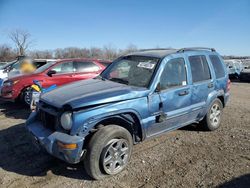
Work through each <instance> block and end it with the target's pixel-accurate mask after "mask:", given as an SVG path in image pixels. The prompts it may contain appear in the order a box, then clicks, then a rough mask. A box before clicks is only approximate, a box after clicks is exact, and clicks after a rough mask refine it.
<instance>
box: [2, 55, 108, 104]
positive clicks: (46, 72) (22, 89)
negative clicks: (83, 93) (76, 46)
mask: <svg viewBox="0 0 250 188" xmlns="http://www.w3.org/2000/svg"><path fill="white" fill-rule="evenodd" d="M108 63H110V62H109V61H102V60H96V59H64V60H58V61H53V62H49V63H47V64H46V65H44V66H42V67H40V68H38V69H37V70H36V71H35V72H34V73H33V74H29V75H20V76H16V77H13V78H9V79H8V80H7V81H5V82H4V84H3V88H2V93H1V94H2V99H3V100H7V101H13V102H14V101H16V100H17V99H20V100H21V101H22V102H25V103H26V104H29V103H30V100H31V99H30V95H29V90H30V86H31V85H32V84H33V80H38V81H39V82H40V83H41V84H42V86H43V87H45V88H46V87H49V86H51V85H53V84H56V85H57V86H61V85H64V84H67V83H70V82H74V81H77V80H85V79H90V78H94V77H96V76H97V75H99V74H100V73H101V72H102V71H103V70H104V69H105V68H106V66H107V64H108Z"/></svg>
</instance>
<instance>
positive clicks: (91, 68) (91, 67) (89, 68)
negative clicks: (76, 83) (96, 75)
mask: <svg viewBox="0 0 250 188" xmlns="http://www.w3.org/2000/svg"><path fill="white" fill-rule="evenodd" d="M75 64H76V72H96V71H98V70H99V69H100V68H99V67H98V66H97V65H96V64H94V63H92V62H75Z"/></svg>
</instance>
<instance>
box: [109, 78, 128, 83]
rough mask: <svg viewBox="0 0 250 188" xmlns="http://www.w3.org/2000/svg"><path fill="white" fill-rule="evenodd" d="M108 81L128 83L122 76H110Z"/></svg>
mask: <svg viewBox="0 0 250 188" xmlns="http://www.w3.org/2000/svg"><path fill="white" fill-rule="evenodd" d="M109 80H110V81H114V82H118V83H121V84H126V85H128V81H127V80H124V79H122V78H110V79H109Z"/></svg>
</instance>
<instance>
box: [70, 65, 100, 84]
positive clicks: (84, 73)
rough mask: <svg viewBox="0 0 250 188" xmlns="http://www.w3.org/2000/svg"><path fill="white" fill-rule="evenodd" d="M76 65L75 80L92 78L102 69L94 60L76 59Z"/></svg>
mask: <svg viewBox="0 0 250 188" xmlns="http://www.w3.org/2000/svg"><path fill="white" fill-rule="evenodd" d="M74 63H75V67H76V71H75V72H74V75H73V77H74V80H86V79H90V78H94V77H96V76H97V75H98V74H99V73H100V71H101V67H99V66H98V65H97V64H95V63H93V62H90V61H89V62H88V61H86V62H83V61H76V62H74Z"/></svg>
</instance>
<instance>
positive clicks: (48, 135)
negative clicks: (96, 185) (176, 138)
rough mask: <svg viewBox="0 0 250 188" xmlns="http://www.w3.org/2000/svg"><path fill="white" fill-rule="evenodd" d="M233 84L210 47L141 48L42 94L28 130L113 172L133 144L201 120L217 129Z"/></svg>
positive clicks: (94, 171) (55, 149)
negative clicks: (88, 77) (97, 73)
mask: <svg viewBox="0 0 250 188" xmlns="http://www.w3.org/2000/svg"><path fill="white" fill-rule="evenodd" d="M229 89H230V81H229V79H228V75H227V73H226V67H225V65H224V63H223V60H222V58H221V57H220V55H219V54H218V53H217V52H216V51H215V50H214V49H210V48H184V49H179V50H176V49H150V50H141V51H138V52H134V53H131V54H128V55H125V56H122V57H120V58H118V59H117V60H115V61H114V62H113V63H112V64H111V65H110V66H108V67H107V68H106V69H105V70H104V71H103V72H102V73H101V75H100V76H97V77H96V78H94V79H91V80H84V81H78V82H75V83H72V84H68V85H65V86H62V87H59V88H57V89H55V90H53V91H51V92H48V93H45V94H43V95H42V96H41V99H40V101H39V103H38V105H37V110H36V112H33V113H31V115H30V117H29V119H28V120H27V122H26V127H27V129H28V131H29V132H30V133H31V135H32V138H33V140H34V141H35V142H36V143H37V144H38V145H39V146H40V147H41V148H43V149H45V150H46V151H47V152H48V153H50V154H51V155H53V156H55V157H57V158H59V159H62V160H64V161H66V162H68V163H78V162H80V161H83V163H84V167H85V169H86V172H87V173H88V174H89V175H90V176H91V177H92V178H94V179H102V178H104V177H107V176H110V175H115V174H117V173H119V172H121V171H122V170H123V169H124V168H125V167H126V165H127V164H128V162H129V159H130V157H131V153H132V147H133V145H134V144H137V143H140V142H142V141H143V140H145V139H147V138H150V137H152V136H156V135H159V134H162V133H165V132H168V131H172V130H175V129H178V128H180V127H183V126H186V125H189V124H192V123H199V125H200V126H202V127H203V128H204V129H205V130H208V131H213V130H215V129H217V128H218V127H219V126H220V122H221V116H222V112H223V108H224V107H225V105H226V103H227V101H228V98H229Z"/></svg>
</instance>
